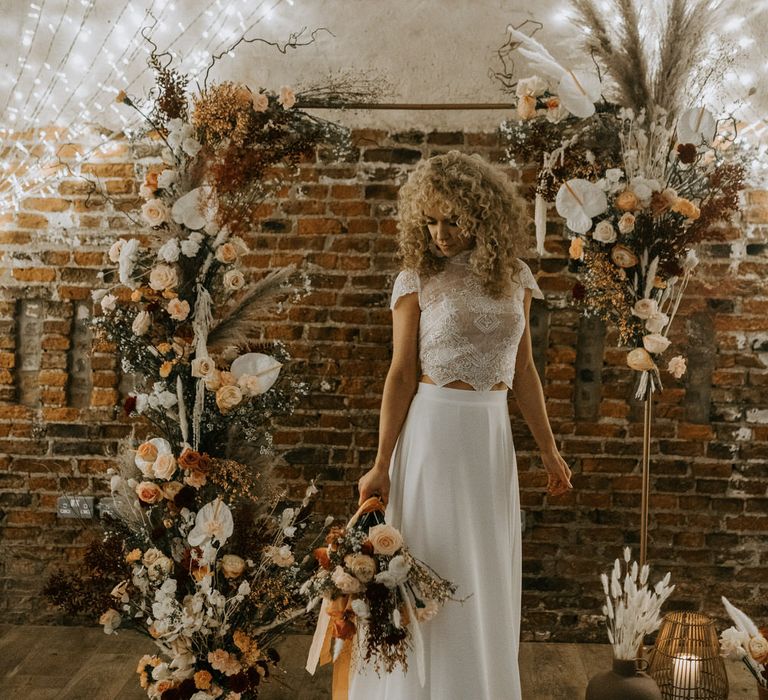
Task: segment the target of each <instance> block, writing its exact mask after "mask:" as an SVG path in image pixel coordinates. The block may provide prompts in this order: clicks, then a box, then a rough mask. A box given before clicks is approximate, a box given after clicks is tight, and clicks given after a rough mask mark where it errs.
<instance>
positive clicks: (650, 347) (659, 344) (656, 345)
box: [643, 333, 672, 355]
mask: <svg viewBox="0 0 768 700" xmlns="http://www.w3.org/2000/svg"><path fill="white" fill-rule="evenodd" d="M671 342H672V341H670V339H669V338H665V337H664V336H663V335H661V334H659V333H650V334H649V335H645V336H643V347H644V348H645V349H646V350H647V351H648V352H651V353H653V354H654V355H656V354H658V353H660V352H664V351H665V350H666V349H667V348H668V347H669V346H670V343H671Z"/></svg>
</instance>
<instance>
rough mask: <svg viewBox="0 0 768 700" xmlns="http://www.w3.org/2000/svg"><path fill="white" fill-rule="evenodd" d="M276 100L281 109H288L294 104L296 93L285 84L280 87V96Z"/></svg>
mask: <svg viewBox="0 0 768 700" xmlns="http://www.w3.org/2000/svg"><path fill="white" fill-rule="evenodd" d="M277 101H278V102H279V103H280V104H281V105H282V106H283V109H290V108H291V107H293V105H295V104H296V94H295V93H294V92H293V90H291V88H289V87H288V86H287V85H283V87H281V88H280V97H278V98H277Z"/></svg>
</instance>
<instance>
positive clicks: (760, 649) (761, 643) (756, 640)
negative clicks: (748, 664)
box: [749, 634, 768, 664]
mask: <svg viewBox="0 0 768 700" xmlns="http://www.w3.org/2000/svg"><path fill="white" fill-rule="evenodd" d="M749 654H750V656H751V657H752V658H753V659H754V660H755V661H757V663H759V664H768V640H766V638H765V637H763V635H762V634H760V635H758V636H756V637H752V639H750V640H749Z"/></svg>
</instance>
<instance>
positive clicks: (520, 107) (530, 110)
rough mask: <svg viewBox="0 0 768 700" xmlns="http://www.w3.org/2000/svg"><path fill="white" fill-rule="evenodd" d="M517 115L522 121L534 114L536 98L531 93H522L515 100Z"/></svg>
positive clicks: (532, 116)
mask: <svg viewBox="0 0 768 700" xmlns="http://www.w3.org/2000/svg"><path fill="white" fill-rule="evenodd" d="M517 116H518V117H520V119H522V120H523V121H527V120H528V119H533V118H534V117H535V116H536V98H535V97H533V95H522V96H521V97H520V99H518V101H517Z"/></svg>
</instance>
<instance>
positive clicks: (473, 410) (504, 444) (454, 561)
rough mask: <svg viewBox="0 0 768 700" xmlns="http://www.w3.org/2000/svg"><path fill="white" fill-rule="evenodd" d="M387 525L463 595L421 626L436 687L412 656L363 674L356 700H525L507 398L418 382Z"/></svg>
mask: <svg viewBox="0 0 768 700" xmlns="http://www.w3.org/2000/svg"><path fill="white" fill-rule="evenodd" d="M390 476H391V491H390V499H389V504H388V506H387V511H386V519H387V522H388V523H390V524H391V525H393V526H394V527H396V528H398V529H400V531H401V532H402V534H403V537H404V538H405V542H406V544H407V545H408V547H409V548H410V550H411V552H412V553H413V555H414V556H415V557H417V558H418V559H421V560H423V561H424V562H425V563H427V564H429V565H430V566H431V567H432V568H433V569H435V571H436V572H437V573H438V574H440V575H441V576H442V577H443V578H447V579H448V580H450V581H453V582H454V583H455V584H457V585H458V590H457V593H456V597H457V598H466V597H467V596H469V597H468V599H467V600H466V601H464V603H463V604H461V603H454V602H452V601H448V602H447V603H446V605H445V606H444V607H443V609H442V610H441V611H440V612H439V613H438V614H437V616H436V617H435V618H433V619H432V620H430V621H428V622H424V623H421V630H422V635H423V638H424V656H425V672H426V685H425V686H424V687H423V688H422V687H421V684H420V683H419V674H418V670H417V664H416V659H415V658H414V655H413V654H411V655H410V656H409V660H408V672H407V673H405V674H404V673H403V672H402V671H401V670H400V668H399V667H398V669H397V670H396V671H395V672H394V673H391V674H384V673H382V675H381V677H378V676H377V675H376V673H375V672H374V671H373V669H372V668H370V667H366V666H363V667H362V668H360V669H358V671H357V673H355V674H353V677H352V679H351V683H350V693H349V698H350V700H521V694H520V674H519V670H518V660H517V654H518V646H519V639H520V591H521V578H522V573H521V561H522V557H521V541H520V537H521V536H520V497H519V491H518V482H517V464H516V461H515V449H514V445H513V444H512V431H511V429H510V424H509V412H508V410H507V392H506V391H468V390H462V389H448V388H445V387H438V386H435V385H433V384H424V383H420V384H419V388H418V391H417V393H416V395H415V396H414V398H413V402H412V403H411V407H410V410H409V412H408V416H407V418H406V421H405V424H404V425H403V429H402V431H401V433H400V437H399V439H398V442H397V445H396V447H395V452H394V454H393V456H392V463H391V465H390Z"/></svg>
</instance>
